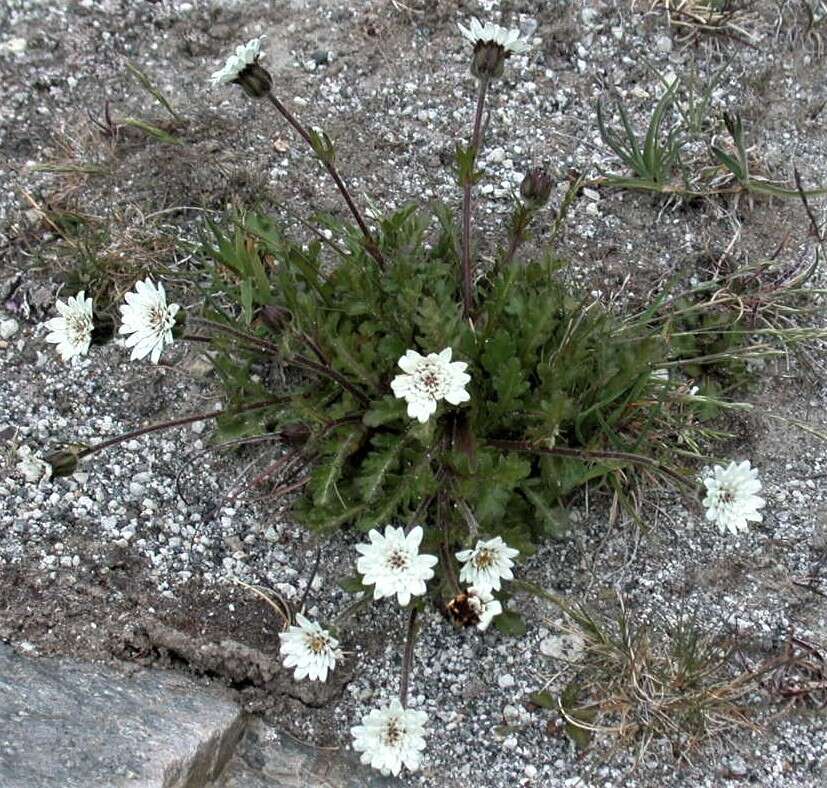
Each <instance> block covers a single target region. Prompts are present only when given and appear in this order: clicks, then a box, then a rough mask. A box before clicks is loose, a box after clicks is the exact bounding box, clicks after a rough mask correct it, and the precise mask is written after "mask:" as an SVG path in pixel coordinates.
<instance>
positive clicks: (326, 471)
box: [310, 429, 364, 506]
mask: <svg viewBox="0 0 827 788" xmlns="http://www.w3.org/2000/svg"><path fill="white" fill-rule="evenodd" d="M363 434H364V433H363V431H362V430H361V429H353V430H350V431H349V432H348V433H347V434H346V435H345V436H344V437H343V438H339V439H338V443H336V444H333V445H335V446H336V449H335V453H334V454H333V456H332V457H330V458H329V459H327V460H326V461H322V462H321V463H319V465H317V466H316V469H315V470H314V471H313V477H312V479H311V482H310V489H311V492H312V493H313V503H315V504H316V505H317V506H328V505H329V504H331V503H332V502H333V501H334V500H335V494H336V483H337V482H338V481H339V479H340V478H341V477H342V471H343V468H344V465H345V461H346V460H347V458H348V457H349V456H350V455H351V454H353V452H355V451H356V450H357V449H358V448H359V444H360V443H361V442H362V436H363Z"/></svg>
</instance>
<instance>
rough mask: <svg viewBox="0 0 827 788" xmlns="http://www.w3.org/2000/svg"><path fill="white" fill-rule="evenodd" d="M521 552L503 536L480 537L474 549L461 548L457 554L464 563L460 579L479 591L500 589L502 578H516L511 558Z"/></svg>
mask: <svg viewBox="0 0 827 788" xmlns="http://www.w3.org/2000/svg"><path fill="white" fill-rule="evenodd" d="M519 554H520V551H519V550H515V549H514V548H513V547H509V546H508V545H507V544H506V543H505V542H504V541H503V540H502V537H501V536H495V537H494V538H493V539H489V540H488V541H487V542H484V541H482V540H481V539H480V540H478V541H477V546H476V547H475V548H474V549H473V550H461V551H460V552H458V553H457V554H456V556H457V560H459V561H461V562H462V563H463V564H464V566H463V567H462V569H461V570H460V573H459V579H460V581H461V582H463V583H468V584H469V585H470V586H473V587H474V588H475V589H477V591H478V592H485V591H488V592H490V591H492V590H493V591H499V590H500V579H501V578H502V579H505V580H513V579H514V575H513V574H512V572H511V567H512V566H514V562H513V561H512V560H511V559H512V558H515V557H516V556H518V555H519ZM501 612H502V611H501Z"/></svg>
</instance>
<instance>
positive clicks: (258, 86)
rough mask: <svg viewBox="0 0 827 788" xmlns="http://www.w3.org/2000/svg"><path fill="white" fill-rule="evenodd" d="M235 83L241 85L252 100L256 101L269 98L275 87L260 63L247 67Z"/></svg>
mask: <svg viewBox="0 0 827 788" xmlns="http://www.w3.org/2000/svg"><path fill="white" fill-rule="evenodd" d="M233 81H234V82H236V83H237V84H239V85H241V87H242V88H244V92H245V93H246V94H247V95H248V96H249V97H250V98H255V99H260V98H267V95H268V94H269V93H270V89H271V88H272V87H273V78H272V77H271V76H270V74H269V72H268V71H267V70H266V69H264V68H262V67H261V66H260V65H259V64H258V63H250V64H249V65H247V66H246V67H245V68H244V70H243V71H242V72H241V73H240V74H239V75H238V77H236V79H234V80H233Z"/></svg>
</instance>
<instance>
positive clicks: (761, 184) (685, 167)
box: [591, 70, 827, 204]
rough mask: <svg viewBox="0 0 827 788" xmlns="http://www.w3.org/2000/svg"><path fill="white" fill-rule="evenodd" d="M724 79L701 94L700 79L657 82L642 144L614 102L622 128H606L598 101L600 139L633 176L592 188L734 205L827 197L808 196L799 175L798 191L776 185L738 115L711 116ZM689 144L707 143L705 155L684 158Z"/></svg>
mask: <svg viewBox="0 0 827 788" xmlns="http://www.w3.org/2000/svg"><path fill="white" fill-rule="evenodd" d="M722 72H723V70H721V71H718V72H716V73H715V74H713V75H711V77H710V80H709V83H708V84H707V85H706V86H705V88H700V87H699V85H698V83H697V76H694V77H689V78H688V79H687V80H685V82H686V84H685V85H684V84H683V82H684V80H682V79H680V78H677V77H676V78H675V79H674V80H672V81H671V82H667V80H666V79H665V78H663V77H660V79H661V81H662V82H663V83H664V86H665V90H664V93H663V95H662V96H661V98H660V99H659V100H658V103H657V104H656V105H655V108H654V109H653V111H652V115H651V117H650V119H649V122H648V125H647V129H646V134H645V136H644V138H643V139H642V140H641V139H639V138H638V135H637V134H636V132H635V129H634V127H633V125H632V122H631V120H630V115H629V111H628V109H627V108H626V107H625V106H624V104H623V102H622V101H620V100H619V99H618V100H617V102H616V104H617V111H618V113H619V115H620V121H621V125H620V127H612V126H611V125H610V124H609V123H608V122H607V118H606V115H605V110H604V107H603V105H602V102H598V103H597V108H596V110H597V124H598V128H599V131H600V136H601V139H602V140H603V142H604V143H605V144H606V145H607V146H608V147H609V148H610V149H611V150H612V151H613V152H614V153H615V155H616V156H617V157H618V158H619V159H620V160H621V161H622V162H623V164H624V165H626V167H627V168H628V169H629V170H630V171H631V174H630V175H623V174H619V173H613V174H607V175H605V176H604V177H602V178H599V179H597V180H596V181H594V182H592V183H591V185H594V186H609V187H614V188H621V189H630V190H635V191H646V192H652V193H655V194H661V195H663V196H665V197H668V198H683V199H687V200H693V199H699V198H709V197H715V196H730V197H732V198H733V199H734V200H735V201H736V204H737V201H738V200H739V199H740V197H741V196H743V195H746V197H747V198H748V199H749V200H750V201H752V200H753V199H755V198H757V197H762V198H768V197H780V198H783V199H791V198H792V199H799V198H805V199H806V198H807V197H820V196H823V195H824V194H827V189H825V188H821V187H819V188H815V189H808V190H805V189H804V188H803V186H802V185H801V182H800V178H799V177H798V175H797V174H796V182H795V184H794V185H789V186H785V185H783V184H782V183H779V182H777V181H775V180H773V179H771V178H770V177H769V175H768V174H767V167H766V166H765V165H764V163H763V160H762V157H761V155H760V152H758V151H756V149H755V147H754V146H750V145H748V144H747V137H746V131H745V129H744V125H743V122H742V119H741V116H740V114H738V113H737V112H725V113H723V115H722V116H721V117H714V116H713V115H712V113H711V97H712V92H713V91H714V89H715V85H716V84H717V83H718V81H719V80H720V78H721V76H722ZM678 98H680V100H678ZM670 119H672V120H671V122H670ZM719 130H720V131H721V132H723V133H718V132H719ZM690 141H700V142H702V143H703V145H704V152H703V153H702V154H701V155H700V156H699V155H693V157H692V158H691V159H689V160H687V159H686V158H685V156H686V153H685V151H686V149H687V147H688V143H689V142H690Z"/></svg>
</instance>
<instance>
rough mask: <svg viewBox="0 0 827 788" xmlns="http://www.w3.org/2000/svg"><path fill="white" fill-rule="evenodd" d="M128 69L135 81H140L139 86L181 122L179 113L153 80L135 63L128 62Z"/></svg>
mask: <svg viewBox="0 0 827 788" xmlns="http://www.w3.org/2000/svg"><path fill="white" fill-rule="evenodd" d="M126 67H127V69H128V70H129V72H130V73H131V74H132V76H133V77H135V79H137V80H138V84H139V85H140V86H141V87H142V88H143V89H144V90H145V91H146V92H147V93H149V94H150V95H151V96H152V97H153V98H154V99H155V100H156V101H157V102H158V103H159V104H160V105H161V106H162V107H163V108H164V109H165V110H166V111H167V112H169V114H170V115H172V117H173V118H175V120H180V119H181V118H180V116H179V115H178V113H177V112H176V111H175V110H174V109H173V108H172V104H170V103H169V101H168V100H167V97H166V96H165V95H164V94H163V93H162V92H161V90H160V89H159V88H157V87H155V85H154V84H153V83H152V80H151V79H150V78H149V77H148V76H147V75H146V74H145V73H144V72H143V71H141V69H139V68H138V67H137V66H136V65H135V64H134V63H132V62H130V61H127V62H126Z"/></svg>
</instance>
